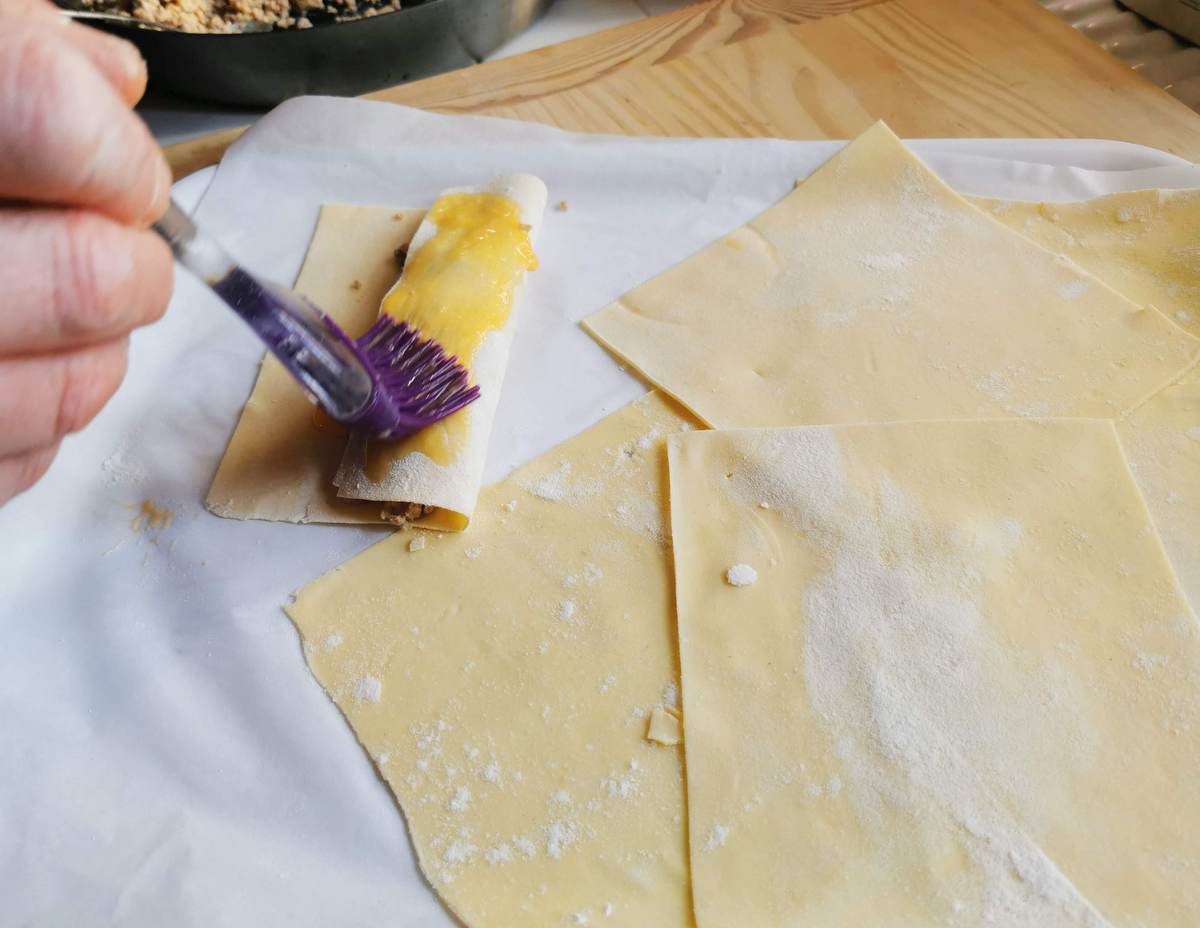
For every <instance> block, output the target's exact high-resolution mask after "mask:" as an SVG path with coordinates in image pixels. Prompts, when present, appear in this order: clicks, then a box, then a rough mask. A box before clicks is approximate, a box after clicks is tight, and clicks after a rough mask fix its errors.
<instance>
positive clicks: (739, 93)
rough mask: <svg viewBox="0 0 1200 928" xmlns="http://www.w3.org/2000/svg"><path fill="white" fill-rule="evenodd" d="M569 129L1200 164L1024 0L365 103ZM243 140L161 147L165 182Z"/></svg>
mask: <svg viewBox="0 0 1200 928" xmlns="http://www.w3.org/2000/svg"><path fill="white" fill-rule="evenodd" d="M372 97H373V98H375V99H381V100H388V101H391V102H396V103H403V104H406V105H411V106H422V107H425V108H430V109H437V110H440V111H444V112H470V113H488V114H491V115H496V116H507V117H511V118H515V119H524V120H530V121H535V122H543V123H549V124H551V125H556V126H560V127H562V128H565V129H573V130H577V131H584V132H618V133H623V134H629V135H684V136H763V135H771V136H779V137H784V138H798V139H821V138H847V137H850V136H852V135H854V134H856V133H858V132H859V131H861V130H862V129H863V128H865V127H866V126H867V125H869V124H870V123H871V122H872V121H874V120H875V119H880V118H882V119H886V120H887V121H888V123H889V124H890V125H891V126H892V128H893V129H895V130H896V131H897V132H898V133H899V134H901V135H903V136H908V137H945V138H953V137H972V136H1008V137H1028V136H1034V137H1072V136H1074V137H1089V138H1113V139H1123V140H1126V141H1132V142H1139V143H1141V144H1144V145H1150V146H1153V147H1156V148H1162V149H1165V150H1167V151H1171V152H1174V153H1176V154H1180V155H1183V156H1184V157H1187V158H1189V159H1191V160H1194V161H1195V160H1200V117H1197V115H1196V114H1195V113H1193V112H1192V111H1191V110H1190V109H1188V108H1187V107H1186V106H1184V105H1183V104H1181V103H1179V102H1178V101H1177V100H1175V99H1173V98H1172V97H1170V96H1169V95H1168V94H1166V93H1165V92H1163V91H1162V90H1160V89H1158V88H1157V87H1155V86H1154V85H1152V84H1150V83H1149V82H1148V81H1146V80H1144V79H1143V78H1142V77H1140V76H1139V75H1138V74H1137V73H1135V72H1134V71H1131V70H1130V69H1129V68H1127V67H1126V66H1125V65H1124V64H1122V63H1121V62H1120V61H1119V60H1118V59H1116V58H1115V57H1113V56H1111V55H1109V54H1108V53H1106V52H1105V51H1103V50H1102V49H1101V48H1099V47H1098V46H1096V45H1094V44H1093V43H1092V42H1090V41H1089V40H1088V39H1087V38H1086V37H1085V36H1083V35H1081V34H1080V33H1078V32H1076V31H1075V30H1074V29H1072V28H1071V27H1070V26H1068V25H1067V24H1065V23H1063V22H1061V21H1060V20H1059V19H1058V18H1057V17H1055V16H1053V15H1052V14H1050V13H1048V12H1046V11H1045V10H1043V9H1042V8H1041V7H1040V6H1038V5H1037V4H1036V3H1034V2H1032V0H889V2H885V3H874V2H872V0H792V2H782V0H713V2H708V3H703V4H698V5H696V6H694V7H687V8H684V9H682V10H678V11H676V12H674V13H669V14H667V15H665V16H659V17H655V18H653V19H648V20H643V21H640V22H636V23H631V24H629V25H626V26H621V27H618V28H617V29H612V30H608V31H607V32H604V33H598V34H596V35H591V36H586V37H584V38H582V39H577V40H575V41H572V42H567V43H563V44H562V45H558V46H552V47H550V48H547V49H541V50H538V51H535V52H531V53H529V54H526V55H522V56H519V57H516V58H511V59H504V60H501V61H497V62H491V63H488V64H483V65H477V66H475V67H473V68H468V69H465V70H463V71H457V72H453V73H451V74H446V75H442V76H439V77H435V78H431V79H429V80H426V81H420V82H417V83H414V84H407V85H404V86H402V87H397V88H391V89H389V90H386V91H381V92H379V93H377V94H373V95H372ZM240 131H241V130H232V131H230V132H225V133H221V134H219V135H215V136H207V137H205V138H203V139H199V140H195V141H192V142H186V143H182V144H180V145H177V146H173V147H172V148H170V149H168V157H169V158H170V159H171V163H172V166H173V167H174V168H175V170H176V176H177V177H181V176H184V175H185V174H187V173H190V171H192V170H196V169H197V168H199V167H203V166H205V165H207V164H213V163H215V162H216V160H218V159H219V157H220V154H221V153H222V152H223V151H224V148H225V146H227V145H228V144H229V142H230V141H232V139H233V138H234V137H236V134H237V133H238V132H240Z"/></svg>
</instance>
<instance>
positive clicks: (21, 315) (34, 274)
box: [0, 209, 172, 357]
mask: <svg viewBox="0 0 1200 928" xmlns="http://www.w3.org/2000/svg"><path fill="white" fill-rule="evenodd" d="M171 276H172V266H171V252H170V249H168V248H167V246H166V244H165V243H163V242H162V241H161V240H160V239H159V237H158V236H157V235H155V234H154V233H153V232H150V231H148V230H146V229H135V228H131V227H129V226H123V225H120V224H119V223H116V222H114V221H113V220H111V219H108V218H106V217H104V216H101V215H99V214H97V213H87V212H84V211H82V210H78V211H69V210H58V209H9V210H0V357H4V356H9V355H18V354H31V353H37V352H42V351H50V350H55V351H57V350H60V349H63V348H71V347H78V346H81V345H86V344H90V343H94V342H100V341H107V340H109V339H112V338H118V337H123V336H125V335H127V334H128V333H129V332H130V331H131V330H133V329H134V328H137V327H138V326H141V325H146V324H147V323H150V322H154V321H155V320H157V319H158V318H159V317H161V316H162V314H163V310H165V309H166V306H167V301H168V300H169V299H170V297H171Z"/></svg>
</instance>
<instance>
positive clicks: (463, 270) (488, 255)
mask: <svg viewBox="0 0 1200 928" xmlns="http://www.w3.org/2000/svg"><path fill="white" fill-rule="evenodd" d="M456 194H467V195H475V196H483V197H496V196H499V197H503V198H504V199H505V200H508V201H511V202H512V204H515V206H516V211H517V215H516V217H514V219H510V221H515V220H517V219H519V221H520V224H521V227H522V229H523V230H524V231H523V233H522V237H523V238H525V237H527V243H536V241H537V232H538V228H539V227H540V225H541V221H542V213H543V211H544V210H545V206H546V185H545V184H543V183H542V182H541V181H540V180H539V179H538V178H536V177H533V176H532V175H529V174H513V175H510V176H507V177H501V178H497V179H496V180H494V181H492V182H491V183H489V184H487V185H484V186H483V187H478V188H474V187H472V188H459V189H455V190H447V191H445V192H444V193H443V194H442V197H441V198H439V201H438V203H436V204H435V205H434V207H433V209H432V210H431V211H430V213H428V214H427V215H426V217H425V219H424V221H423V222H422V223H421V227H420V228H419V229H418V230H417V233H416V235H414V236H413V240H412V246H411V247H410V248H409V253H408V259H407V261H406V262H405V275H404V276H403V277H402V278H401V279H400V280H398V281H396V285H395V287H394V288H393V290H392V292H389V293H388V295H387V296H386V297H385V306H384V311H385V312H386V311H387V306H386V302H387V300H388V299H389V298H390V297H392V295H393V293H396V292H397V291H401V290H402V289H403V288H404V287H405V286H406V284H407V278H408V276H409V274H410V271H409V268H410V266H411V265H412V264H413V262H414V261H415V260H417V256H419V255H421V253H422V250H423V249H425V248H427V247H430V246H432V245H433V244H434V242H433V241H432V240H434V239H435V238H436V237H438V236H439V234H440V232H441V231H442V230H441V229H440V228H439V226H438V225H437V223H436V221H435V218H434V217H435V214H436V213H437V211H438V206H439V205H440V204H441V203H442V202H443V201H444V200H445V198H447V197H453V196H455V195H456ZM447 218H448V219H452V218H453V217H452V216H450V217H447ZM503 226H504V223H503V222H500V221H498V217H495V216H491V217H488V218H487V220H486V221H484V222H483V223H482V225H480V224H479V223H476V224H473V225H472V226H471V232H472V234H471V235H470V236H466V237H465V239H464V240H460V242H459V244H460V245H463V242H464V241H465V247H463V248H461V249H460V250H459V251H458V252H456V253H455V254H454V255H451V257H452V258H455V257H457V260H456V262H455V264H454V265H453V266H451V267H443V268H442V269H441V273H440V274H435V275H431V280H428V281H427V283H433V284H434V289H433V290H432V291H429V292H424V293H419V294H417V299H418V300H420V299H426V300H432V301H433V302H435V303H439V302H443V301H444V302H445V304H446V305H444V306H438V307H433V308H435V309H441V310H445V309H452V310H454V312H452V313H450V314H449V315H450V316H451V317H453V318H455V319H456V320H458V321H459V323H460V324H459V325H451V326H450V329H451V330H457V329H461V328H465V329H468V330H469V329H472V328H475V326H478V325H482V326H483V328H482V330H479V329H477V328H476V329H475V331H474V333H473V334H476V335H478V334H482V336H483V338H482V341H481V342H479V344H478V345H477V346H474V347H471V348H469V349H467V350H468V351H469V354H470V357H467V356H466V355H465V354H464V347H461V346H459V345H457V342H458V341H461V340H462V335H463V332H462V331H452V332H451V333H449V334H453V335H455V336H456V338H455V341H449V342H447V341H444V340H443V338H442V336H443V335H444V334H447V333H443V332H442V331H441V330H435V331H432V332H428V331H425V330H424V328H423V327H421V326H418V328H419V329H420V330H421V331H422V334H424V335H426V336H427V337H431V338H434V339H437V340H438V341H439V343H440V344H442V347H443V348H445V349H447V351H449V352H450V353H451V354H453V355H455V356H456V357H458V356H460V355H461V357H460V358H459V359H460V360H461V361H462V362H463V364H464V365H465V366H466V367H467V369H468V370H469V371H470V374H471V383H472V384H476V385H478V386H479V387H480V391H481V392H480V394H479V398H478V399H477V400H475V402H473V403H471V404H470V405H469V406H467V407H465V408H464V409H460V410H459V411H458V412H455V413H452V414H451V415H449V416H447V417H446V418H445V419H442V420H441V421H440V422H435V423H434V424H433V425H431V426H428V427H427V428H424V429H422V430H421V431H419V432H417V433H416V434H414V435H411V436H409V437H408V438H405V439H403V440H401V441H398V442H378V441H368V440H366V439H364V438H363V437H362V436H360V435H354V436H352V437H351V440H350V442H349V443H348V444H347V445H346V451H345V454H344V456H343V458H342V463H341V466H340V467H339V468H338V471H337V474H336V476H335V477H334V482H335V483H336V484H337V488H338V495H339V496H343V497H350V498H354V499H373V500H378V501H380V502H382V503H394V504H398V505H399V506H400V507H407V506H409V505H411V504H416V505H418V506H422V507H426V508H427V509H428V508H432V510H433V511H432V512H427V513H425V514H424V515H421V516H419V517H417V518H412V519H409V518H407V516H405V515H404V514H403V513H401V514H400V515H401V518H402V521H413V522H415V523H416V524H418V525H422V526H424V527H427V528H435V529H441V530H445V531H462V530H463V529H465V528H466V527H467V524H468V523H469V522H470V519H471V513H472V512H474V509H475V500H476V498H477V497H478V495H479V487H480V485H481V483H482V482H483V468H484V464H485V463H486V460H487V447H488V440H489V438H490V437H491V433H492V420H493V419H494V418H495V415H496V406H497V405H498V404H499V402H500V390H501V386H502V385H503V383H504V374H505V371H506V370H507V368H508V355H509V350H510V348H511V347H512V340H513V336H514V335H515V333H516V329H517V320H518V315H519V310H520V305H519V304H520V301H521V297H522V295H523V293H524V289H525V271H524V270H523V269H522V270H520V271H518V272H516V274H515V276H508V275H507V274H500V275H499V277H500V278H502V279H497V272H498V271H499V270H501V269H502V270H504V271H508V270H509V268H508V267H507V265H508V263H509V262H508V261H505V260H504V256H503V255H498V254H497V249H496V248H494V247H492V248H489V247H488V244H489V243H491V242H493V239H492V238H489V235H486V234H481V233H480V232H479V231H478V230H479V229H480V228H481V227H482V228H484V229H487V230H488V232H489V233H490V234H491V235H492V236H498V237H499V239H500V244H501V249H499V250H504V248H503V246H504V245H509V246H515V244H516V243H514V242H511V241H508V240H506V239H505V237H504V236H503V235H502V233H501V231H500V230H502V229H503ZM472 246H475V247H472ZM516 250H518V251H519V250H522V249H519V248H518V249H516ZM508 257H509V259H511V255H509V256H508ZM493 265H496V266H493ZM446 283H449V286H445V285H444V284H446ZM464 297H465V299H464ZM497 300H500V303H501V304H503V306H504V311H503V312H502V313H500V314H499V315H500V318H499V319H498V320H497V319H496V318H493V313H495V312H496V310H497V309H499V305H488V304H496V301H497ZM427 309H428V308H427ZM464 317H470V319H471V322H472V323H473V325H467V326H461V321H462V320H463V318H464ZM406 321H407V320H406ZM467 341H468V342H469V341H472V339H468V340H467ZM465 344H466V342H464V345H465Z"/></svg>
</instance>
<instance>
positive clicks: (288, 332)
mask: <svg viewBox="0 0 1200 928" xmlns="http://www.w3.org/2000/svg"><path fill="white" fill-rule="evenodd" d="M154 231H156V232H157V233H158V234H159V235H161V236H162V238H163V239H164V240H165V241H166V243H167V244H168V245H169V246H170V247H171V251H172V252H173V253H174V255H175V258H176V260H178V261H179V263H180V264H181V265H183V266H184V267H185V268H187V269H188V270H189V271H191V272H192V273H193V274H195V275H196V276H197V277H199V278H200V279H201V280H202V281H204V283H206V284H207V285H208V286H209V287H210V288H212V290H213V292H214V293H216V294H217V296H219V297H220V298H221V299H222V300H224V301H225V303H226V304H228V306H229V307H230V308H231V309H232V310H233V311H234V312H235V313H237V314H238V315H239V316H241V317H242V319H243V320H245V321H246V323H247V324H248V325H249V326H250V328H252V329H253V330H254V331H255V332H256V333H257V334H258V337H259V338H261V339H262V340H263V342H265V343H266V346H267V348H269V349H270V351H271V353H272V354H274V355H275V357H276V358H278V359H279V361H280V363H281V364H283V366H284V367H286V368H287V369H288V371H289V372H291V374H292V376H293V377H295V378H296V380H298V381H299V382H300V384H301V386H303V387H304V389H305V390H306V391H307V392H308V394H309V395H310V396H311V397H312V398H313V399H314V400H316V401H317V402H318V403H319V404H320V405H321V406H322V407H324V409H325V411H326V412H328V413H329V414H330V415H331V416H332V417H333V418H334V419H338V420H341V421H343V422H348V421H352V420H354V419H355V418H357V417H358V416H359V414H361V413H362V411H363V410H364V409H365V408H366V407H367V405H368V404H369V403H370V402H371V396H372V393H373V391H374V384H373V382H372V380H371V375H370V374H369V373H368V372H367V369H366V367H365V365H364V363H363V361H362V359H361V357H360V356H359V355H358V353H357V351H356V349H355V348H354V346H353V344H352V343H351V342H350V341H349V339H348V338H347V337H346V336H345V334H344V333H343V332H342V331H341V330H340V329H338V328H337V327H336V325H334V323H333V322H332V321H331V320H329V319H328V317H326V316H325V315H324V314H323V313H322V312H321V311H320V310H318V309H316V308H315V307H314V306H312V305H311V304H309V303H307V302H305V301H304V300H302V299H300V298H299V297H298V296H296V295H295V294H294V293H292V292H291V291H289V290H285V289H284V288H282V287H277V286H273V285H271V284H266V283H263V282H262V281H259V280H258V279H256V278H255V277H253V276H252V275H251V274H249V273H247V272H246V271H244V270H242V269H241V268H240V267H239V266H238V265H237V263H236V262H234V260H233V259H232V258H231V257H229V255H228V254H226V252H225V250H224V249H223V248H221V246H220V245H218V244H217V243H216V242H215V241H213V239H211V238H209V237H208V236H207V235H205V234H204V233H203V232H201V231H200V229H199V228H197V226H196V224H195V223H194V222H192V220H191V217H189V216H188V214H187V213H185V212H184V211H183V210H182V209H181V208H180V207H179V206H178V205H177V204H176V203H175V201H174V200H172V201H171V203H170V205H169V206H168V207H167V211H166V213H165V214H164V215H163V217H162V219H160V220H159V221H158V222H156V223H155V224H154Z"/></svg>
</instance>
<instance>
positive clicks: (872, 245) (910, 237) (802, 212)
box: [585, 124, 1200, 428]
mask: <svg viewBox="0 0 1200 928" xmlns="http://www.w3.org/2000/svg"><path fill="white" fill-rule="evenodd" d="M585 326H586V327H587V328H588V329H589V331H591V332H592V334H593V335H595V336H596V337H597V338H598V339H599V340H600V341H601V342H603V343H604V344H606V345H607V346H609V347H610V348H611V349H612V350H613V351H614V352H616V353H617V354H618V355H620V356H621V357H622V358H625V359H626V360H628V361H629V362H630V363H631V364H632V365H633V366H635V367H636V368H637V369H638V370H640V371H641V372H642V373H643V374H645V376H646V377H648V378H649V379H650V380H651V381H652V382H653V383H654V384H655V385H657V386H659V387H661V388H662V389H664V390H666V391H667V392H669V393H671V394H672V395H674V396H675V397H677V398H678V399H679V400H680V401H682V402H683V403H684V405H686V406H687V407H688V408H690V409H691V410H692V411H693V412H695V413H696V414H697V415H698V416H699V417H700V418H701V419H703V420H704V421H705V422H707V423H709V424H711V425H713V426H715V427H719V428H726V427H732V426H770V425H794V424H804V423H813V424H816V423H851V422H879V421H893V420H905V419H935V418H947V419H957V418H981V417H984V418H986V417H990V416H1011V415H1016V416H1058V415H1074V416H1097V417H1110V416H1116V415H1119V414H1120V413H1122V412H1124V411H1126V410H1128V409H1130V408H1132V407H1133V406H1135V405H1136V404H1137V403H1138V402H1139V401H1141V400H1142V399H1144V398H1146V397H1147V396H1148V395H1149V394H1151V393H1153V392H1154V391H1155V390H1157V389H1159V388H1160V387H1162V386H1164V385H1165V384H1167V383H1169V382H1171V381H1172V380H1174V379H1175V378H1177V377H1178V376H1179V375H1180V373H1181V372H1182V371H1183V370H1184V368H1186V367H1187V366H1188V363H1189V361H1190V360H1191V359H1192V358H1193V357H1194V356H1195V355H1196V353H1197V349H1198V347H1200V342H1197V340H1196V339H1194V338H1192V337H1191V336H1189V335H1188V334H1187V333H1186V332H1184V331H1183V330H1182V329H1180V328H1179V327H1178V326H1177V325H1175V324H1174V323H1173V322H1172V321H1171V320H1169V319H1167V318H1166V317H1165V316H1164V315H1163V314H1162V313H1160V312H1158V311H1157V310H1155V309H1153V308H1141V307H1138V306H1136V305H1135V304H1133V303H1131V302H1129V301H1128V300H1126V299H1125V298H1124V297H1122V296H1121V295H1119V294H1118V293H1116V292H1114V291H1113V290H1111V289H1109V288H1108V287H1107V286H1105V285H1104V284H1103V283H1101V282H1100V281H1099V280H1097V279H1096V278H1095V277H1092V276H1091V275H1089V274H1087V273H1086V272H1084V271H1083V270H1081V269H1080V268H1079V267H1078V266H1077V265H1075V264H1073V263H1071V262H1069V261H1066V260H1064V259H1062V258H1060V257H1056V256H1055V255H1053V254H1051V253H1050V252H1048V251H1046V250H1044V249H1042V248H1041V247H1039V246H1037V245H1035V244H1034V243H1032V242H1030V241H1029V240H1028V239H1026V238H1024V237H1022V236H1020V235H1015V234H1013V233H1012V232H1011V231H1010V230H1008V229H1006V228H1004V227H1003V226H1002V225H1000V224H999V223H996V222H993V221H991V220H990V219H989V218H988V217H987V216H985V215H982V214H981V213H980V211H979V210H977V209H975V208H973V207H972V206H971V205H970V204H968V203H967V202H966V201H965V200H963V199H962V198H961V197H960V196H958V195H957V194H956V193H954V192H953V191H951V190H950V189H949V188H948V187H946V186H945V185H944V184H943V183H942V182H941V181H940V180H938V178H937V177H936V176H935V175H934V174H933V173H932V172H930V171H929V170H928V169H927V168H925V167H924V165H922V164H921V163H920V162H919V161H918V160H917V159H916V158H915V157H914V156H913V155H912V154H911V153H910V152H909V151H908V150H907V149H906V148H905V147H904V145H903V144H902V143H901V142H900V140H899V139H897V138H896V137H895V136H894V135H893V134H892V133H891V132H890V131H889V130H888V129H887V127H886V126H884V125H882V124H877V125H876V126H875V127H873V128H872V129H870V130H868V131H867V132H865V133H864V134H863V135H862V136H860V137H859V138H858V139H857V140H855V141H854V142H852V143H851V144H850V145H848V146H847V147H846V148H845V149H843V150H842V151H841V152H840V153H839V154H838V155H837V156H835V157H834V158H833V159H831V160H830V161H829V162H827V163H826V164H825V165H824V166H823V167H822V168H820V169H819V170H818V171H817V172H816V173H815V174H813V175H812V176H811V177H810V178H809V179H808V180H806V181H804V182H803V183H802V184H800V185H799V187H798V188H797V189H796V190H795V191H793V192H792V193H790V194H789V195H788V196H786V197H785V198H784V199H783V200H781V201H780V202H779V203H778V204H776V205H775V206H773V207H772V208H771V209H769V210H767V211H766V212H765V213H763V214H762V215H760V216H759V217H758V218H756V219H754V220H753V221H751V222H750V223H748V224H747V225H745V226H743V227H742V228H741V229H738V230H736V231H735V232H733V233H731V234H730V235H728V236H726V237H725V238H724V239H722V240H720V241H718V242H716V243H714V244H713V245H710V246H709V247H708V248H706V249H704V250H703V251H701V252H699V253H698V254H696V255H694V256H693V257H691V258H689V259H688V260H686V261H684V262H683V263H681V264H679V265H676V266H675V267H674V268H671V269H670V270H668V271H666V272H665V273H663V274H661V275H660V276H659V277H656V278H654V279H653V280H651V281H650V282H648V283H646V284H643V285H642V286H640V287H637V288H635V289H634V290H632V291H630V292H629V293H628V294H626V295H625V296H624V297H622V298H621V299H620V300H618V301H617V302H616V303H614V304H612V305H611V306H609V307H607V308H606V309H604V310H601V311H600V312H599V313H597V314H596V315H594V316H591V317H589V318H588V320H587V321H586V322H585Z"/></svg>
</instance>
